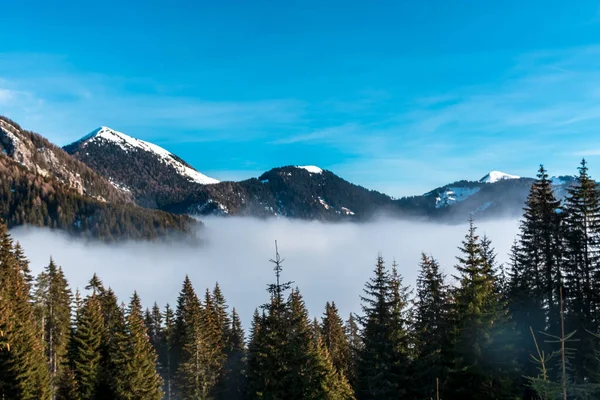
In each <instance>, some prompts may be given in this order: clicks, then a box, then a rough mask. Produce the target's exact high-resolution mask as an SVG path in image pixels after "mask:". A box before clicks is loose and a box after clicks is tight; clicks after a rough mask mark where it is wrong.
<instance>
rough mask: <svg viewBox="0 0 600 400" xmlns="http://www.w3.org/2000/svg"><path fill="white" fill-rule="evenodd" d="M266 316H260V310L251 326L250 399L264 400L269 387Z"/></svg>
mask: <svg viewBox="0 0 600 400" xmlns="http://www.w3.org/2000/svg"><path fill="white" fill-rule="evenodd" d="M265 318H266V317H265V315H264V313H263V314H260V313H259V311H258V309H255V310H254V314H253V315H252V324H251V326H250V339H249V342H248V361H247V371H246V377H247V385H248V386H247V389H246V395H247V397H248V398H249V399H257V398H262V397H264V396H263V392H264V390H265V387H266V385H267V383H268V382H267V381H266V380H267V379H268V371H267V359H266V358H267V357H266V355H267V354H266V352H265V350H266V337H267V335H266V331H265V328H264V326H263V325H264V320H265Z"/></svg>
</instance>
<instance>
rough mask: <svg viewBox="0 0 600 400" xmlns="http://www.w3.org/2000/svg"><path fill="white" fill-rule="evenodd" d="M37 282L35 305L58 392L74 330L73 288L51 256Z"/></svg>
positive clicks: (54, 385) (55, 388)
mask: <svg viewBox="0 0 600 400" xmlns="http://www.w3.org/2000/svg"><path fill="white" fill-rule="evenodd" d="M36 286H37V290H36V296H35V307H36V309H37V311H38V314H39V318H40V323H41V330H42V331H43V333H44V335H43V336H44V342H45V345H46V357H47V361H48V366H49V371H50V377H51V380H52V387H53V391H54V392H55V391H56V390H57V387H58V382H59V380H60V379H61V376H60V375H61V374H62V373H63V367H64V366H65V364H66V362H67V358H66V357H67V352H68V345H69V336H70V333H71V290H70V289H69V285H68V283H67V280H66V278H65V276H64V274H63V271H62V269H61V268H60V267H58V266H57V265H56V264H55V263H54V260H52V259H50V264H49V265H48V266H47V267H46V268H45V269H44V272H42V273H41V274H40V275H39V277H38V281H37V285H36Z"/></svg>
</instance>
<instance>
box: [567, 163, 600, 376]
mask: <svg viewBox="0 0 600 400" xmlns="http://www.w3.org/2000/svg"><path fill="white" fill-rule="evenodd" d="M563 211H564V215H565V218H564V222H565V227H564V232H565V234H564V252H563V254H564V269H565V277H564V279H565V289H566V290H565V294H566V303H567V304H568V305H569V310H568V313H567V317H566V324H567V329H568V330H576V331H578V333H579V334H578V336H579V341H578V342H574V343H573V344H574V347H575V351H576V353H577V355H578V356H577V357H576V358H575V359H574V360H573V361H574V368H575V371H574V372H575V377H576V378H579V380H581V381H583V380H585V379H586V378H588V377H590V375H591V374H592V375H593V374H595V372H597V371H598V367H599V366H598V362H597V360H596V358H595V357H594V354H595V353H596V346H595V344H596V340H594V338H593V337H592V336H591V335H590V334H588V333H587V332H586V331H589V332H598V331H599V330H600V295H599V293H600V190H599V189H598V185H597V184H596V182H594V181H593V180H592V178H591V177H590V176H589V175H588V168H587V164H586V162H585V160H582V161H581V166H580V167H579V176H577V179H576V183H575V185H574V186H572V187H570V188H569V189H568V195H567V197H566V199H565V204H564V207H563Z"/></svg>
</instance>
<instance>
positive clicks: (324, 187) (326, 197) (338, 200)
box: [164, 166, 393, 221]
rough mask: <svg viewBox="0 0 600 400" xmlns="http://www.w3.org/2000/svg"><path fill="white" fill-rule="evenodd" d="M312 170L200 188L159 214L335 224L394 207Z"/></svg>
mask: <svg viewBox="0 0 600 400" xmlns="http://www.w3.org/2000/svg"><path fill="white" fill-rule="evenodd" d="M310 171H313V172H310ZM316 171H318V170H317V169H309V170H307V169H305V168H299V167H294V166H287V167H280V168H274V169H272V170H270V171H268V172H265V173H264V174H262V175H261V176H260V177H258V178H252V179H248V180H245V181H241V182H221V183H218V184H214V185H204V186H202V187H200V188H197V189H196V190H194V191H192V192H190V193H189V194H188V196H187V197H186V198H185V199H184V200H182V201H180V202H175V203H172V204H170V205H168V206H165V208H164V209H165V210H167V211H170V212H177V213H190V214H200V215H206V214H221V215H242V216H255V217H268V216H284V217H289V218H299V219H317V220H325V221H338V220H358V219H366V218H369V217H372V216H374V215H375V214H376V213H377V212H381V211H383V210H385V209H387V208H389V209H392V208H393V202H392V199H391V198H390V197H388V196H386V195H384V194H382V193H379V192H375V191H371V190H368V189H365V188H363V187H361V186H357V185H354V184H352V183H350V182H347V181H345V180H343V179H342V178H340V177H338V176H337V175H335V174H333V173H332V172H330V171H325V170H320V169H319V172H316Z"/></svg>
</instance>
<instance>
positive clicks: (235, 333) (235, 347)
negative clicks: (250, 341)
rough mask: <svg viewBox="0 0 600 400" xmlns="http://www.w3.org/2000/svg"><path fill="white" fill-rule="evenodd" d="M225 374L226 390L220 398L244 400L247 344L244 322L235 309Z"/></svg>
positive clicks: (232, 317)
mask: <svg viewBox="0 0 600 400" xmlns="http://www.w3.org/2000/svg"><path fill="white" fill-rule="evenodd" d="M224 372H225V375H224V383H223V387H224V390H223V391H222V392H221V393H220V396H219V397H220V398H222V399H230V400H240V399H244V398H245V395H246V390H247V382H246V376H245V373H246V344H245V339H244V330H243V329H242V322H241V321H240V317H239V315H238V313H237V312H236V310H235V308H234V309H233V310H232V312H231V334H230V336H229V342H228V344H227V362H226V364H225V368H224Z"/></svg>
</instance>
